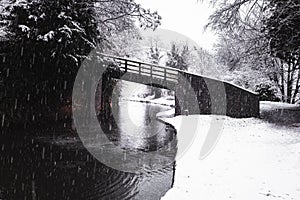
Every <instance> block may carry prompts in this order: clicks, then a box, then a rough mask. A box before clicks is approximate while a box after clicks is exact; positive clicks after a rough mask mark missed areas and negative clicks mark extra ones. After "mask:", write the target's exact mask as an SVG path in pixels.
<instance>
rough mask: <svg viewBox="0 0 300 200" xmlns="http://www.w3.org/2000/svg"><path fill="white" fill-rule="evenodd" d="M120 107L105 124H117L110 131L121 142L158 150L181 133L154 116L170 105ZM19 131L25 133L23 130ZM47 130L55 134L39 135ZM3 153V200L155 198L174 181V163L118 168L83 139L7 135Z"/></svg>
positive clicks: (132, 147)
mask: <svg viewBox="0 0 300 200" xmlns="http://www.w3.org/2000/svg"><path fill="white" fill-rule="evenodd" d="M120 105H121V106H120V107H119V109H118V112H117V113H114V117H115V119H116V123H113V122H112V120H110V119H105V120H104V121H105V122H104V121H102V123H101V124H102V125H103V126H104V127H117V128H116V129H114V128H108V129H107V132H106V133H107V136H108V137H109V138H110V139H111V140H113V141H115V143H116V144H118V145H121V146H122V147H123V148H127V149H130V150H136V151H140V150H142V151H154V150H159V149H160V148H161V147H162V146H164V145H168V141H169V140H171V139H172V138H173V137H175V136H174V134H175V133H174V131H173V130H172V131H169V130H168V131H166V128H165V125H164V124H162V123H160V122H158V121H156V120H155V117H154V116H155V115H156V113H157V112H160V111H163V110H165V109H168V108H167V107H162V106H152V105H147V104H141V103H134V104H131V103H126V102H120ZM132 107H134V108H135V109H136V110H135V111H134V110H133V109H132ZM128 111H130V112H129V113H128ZM19 134H20V135H24V134H22V131H20V133H19ZM47 134H48V135H51V133H40V134H38V135H47ZM6 135H8V134H6ZM64 135H66V133H64ZM173 150H174V149H173ZM172 152H175V153H176V151H172ZM0 153H1V154H0V199H4V200H5V199H9V200H10V199H18V200H19V199H20V200H22V199H30V200H38V199H40V200H48V199H50V200H52V199H59V200H64V199H70V200H71V199H72V200H74V199H75V200H76V199H78V200H79V199H83V200H86V199H91V200H92V199H95V200H96V199H97V200H99V199H116V200H118V199H120V200H123V199H145V200H148V199H149V200H152V199H160V198H161V196H163V195H164V194H165V193H166V192H167V191H168V190H169V189H170V187H171V186H172V184H173V177H174V165H175V164H174V163H171V164H169V165H167V166H165V167H162V168H160V169H156V170H152V169H151V167H150V168H149V167H147V168H145V170H144V172H143V173H138V174H134V173H126V172H121V171H117V170H115V169H112V168H109V167H107V166H105V165H104V164H102V163H100V162H99V161H97V160H96V159H95V158H94V157H93V156H91V154H90V153H89V152H88V151H87V150H86V149H85V148H84V146H83V145H82V143H81V141H80V140H79V139H78V138H77V137H75V138H73V137H56V138H53V137H34V138H31V137H27V138H23V137H19V138H1V140H0ZM157 160H158V161H159V160H160V159H159V158H158V159H157Z"/></svg>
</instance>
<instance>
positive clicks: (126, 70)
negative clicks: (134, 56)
mask: <svg viewBox="0 0 300 200" xmlns="http://www.w3.org/2000/svg"><path fill="white" fill-rule="evenodd" d="M126 72H127V60H125V73H126Z"/></svg>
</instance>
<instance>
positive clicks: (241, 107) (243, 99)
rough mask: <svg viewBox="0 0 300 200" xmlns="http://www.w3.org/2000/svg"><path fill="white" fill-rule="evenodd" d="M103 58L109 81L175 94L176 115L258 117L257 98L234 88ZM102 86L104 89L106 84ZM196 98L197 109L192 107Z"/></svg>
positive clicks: (170, 70)
mask: <svg viewBox="0 0 300 200" xmlns="http://www.w3.org/2000/svg"><path fill="white" fill-rule="evenodd" d="M103 56H104V57H105V58H106V60H108V62H107V63H108V65H109V67H108V69H109V70H108V72H107V73H106V74H107V76H109V77H110V78H116V79H122V80H127V81H131V82H137V83H141V84H144V85H150V86H154V87H159V88H165V89H169V90H173V91H175V96H176V102H175V103H176V106H175V110H176V114H177V115H179V114H182V113H183V112H184V110H188V111H189V113H190V114H223V115H228V116H231V117H257V116H258V115H259V100H258V95H257V94H255V93H253V92H251V91H248V90H246V89H243V88H240V87H238V86H235V85H233V84H230V83H227V82H223V81H220V80H216V79H212V78H208V77H204V76H199V75H195V74H191V73H187V72H184V71H181V70H178V69H174V68H170V67H164V66H159V65H154V64H149V63H144V62H141V61H135V60H130V59H127V58H121V57H115V56H110V55H103ZM107 78H108V77H106V79H107ZM102 85H103V86H104V87H105V85H109V84H102ZM188 90H190V91H192V92H188ZM178 97H179V98H178ZM195 98H196V101H197V105H195V103H194V101H195ZM179 99H180V100H179Z"/></svg>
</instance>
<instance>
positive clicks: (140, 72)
mask: <svg viewBox="0 0 300 200" xmlns="http://www.w3.org/2000/svg"><path fill="white" fill-rule="evenodd" d="M141 68H142V64H141V63H139V75H141V74H142V69H141Z"/></svg>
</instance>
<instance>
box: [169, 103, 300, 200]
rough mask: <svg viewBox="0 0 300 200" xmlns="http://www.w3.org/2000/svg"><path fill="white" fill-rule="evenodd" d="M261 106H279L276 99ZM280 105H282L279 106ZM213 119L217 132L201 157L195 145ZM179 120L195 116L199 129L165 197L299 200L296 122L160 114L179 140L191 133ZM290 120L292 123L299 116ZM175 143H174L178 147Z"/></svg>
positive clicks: (299, 151)
mask: <svg viewBox="0 0 300 200" xmlns="http://www.w3.org/2000/svg"><path fill="white" fill-rule="evenodd" d="M261 105H262V110H263V111H264V109H266V108H267V109H268V111H270V110H272V109H273V110H276V109H277V108H278V104H273V103H269V102H264V103H263V104H261ZM276 106H277V107H276ZM280 106H283V109H284V105H280ZM281 108H282V107H281ZM299 113H300V109H299ZM212 118H215V119H216V118H217V119H219V120H223V119H224V124H223V129H222V134H221V137H220V140H219V142H218V143H217V145H216V147H215V149H214V150H213V151H212V152H211V154H210V155H208V157H206V158H205V159H204V160H200V159H199V154H200V149H201V146H202V144H203V141H204V138H205V134H206V133H207V131H208V129H209V125H210V122H211V120H212ZM183 119H187V120H189V121H198V125H197V126H198V129H197V133H198V134H197V137H196V138H195V140H194V142H193V144H192V145H191V147H190V148H189V150H188V151H187V152H185V153H184V154H183V156H182V157H181V158H179V160H178V161H177V163H176V171H175V182H174V187H173V188H172V189H170V190H169V191H168V192H167V194H166V195H165V196H164V197H163V199H164V200H168V199H170V200H174V199H180V200H198V199H205V200H210V199H214V200H223V199H236V200H245V199H246V200H248V199H249V200H254V199H255V200H260V199H267V200H273V199H276V200H277V199H289V200H292V199H294V200H297V199H300V127H299V126H297V123H295V122H294V123H293V124H282V123H281V124H276V123H271V122H267V119H254V118H248V119H233V118H229V117H223V116H201V115H191V116H177V117H175V118H163V120H164V121H166V122H169V123H171V124H173V125H174V126H175V128H176V129H177V131H178V133H177V137H178V140H179V141H180V138H183V137H185V135H186V134H191V133H190V132H189V129H180V125H181V122H182V120H183ZM293 120H296V122H297V120H299V121H300V118H299V119H293ZM295 124H296V125H295ZM180 148H181V146H180V145H179V151H180Z"/></svg>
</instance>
